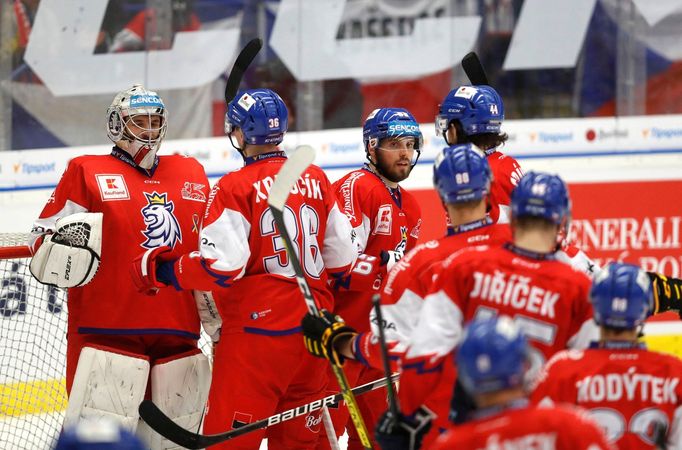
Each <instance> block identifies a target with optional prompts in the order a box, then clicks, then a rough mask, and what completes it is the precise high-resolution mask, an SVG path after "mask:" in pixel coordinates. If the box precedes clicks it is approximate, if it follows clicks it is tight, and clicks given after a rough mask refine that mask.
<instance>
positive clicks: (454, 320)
mask: <svg viewBox="0 0 682 450" xmlns="http://www.w3.org/2000/svg"><path fill="white" fill-rule="evenodd" d="M463 319H464V317H463V314H462V311H461V310H460V309H459V307H458V306H457V305H456V304H455V303H454V302H453V301H452V300H451V299H450V297H448V295H447V294H446V293H445V292H444V291H442V290H441V291H438V292H435V293H433V294H430V295H428V296H427V297H426V298H425V299H424V305H423V306H422V310H421V313H420V314H419V320H418V322H417V326H416V327H415V329H414V331H413V332H412V334H411V336H410V339H409V342H410V348H409V350H408V351H407V355H406V357H407V358H415V357H420V356H427V355H436V357H442V356H445V355H447V354H448V353H450V352H451V351H452V350H453V349H454V348H455V347H456V346H457V344H458V343H459V340H460V339H461V338H462V322H463Z"/></svg>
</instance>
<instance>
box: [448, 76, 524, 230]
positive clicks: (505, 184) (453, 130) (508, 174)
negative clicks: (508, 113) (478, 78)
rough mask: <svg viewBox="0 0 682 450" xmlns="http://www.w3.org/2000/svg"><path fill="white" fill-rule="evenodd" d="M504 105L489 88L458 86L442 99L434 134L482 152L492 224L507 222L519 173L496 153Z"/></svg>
mask: <svg viewBox="0 0 682 450" xmlns="http://www.w3.org/2000/svg"><path fill="white" fill-rule="evenodd" d="M503 120H504V104H503V103H502V98H501V97H500V95H499V94H498V93H497V91H495V89H493V88H492V87H490V86H483V85H481V86H460V87H458V88H456V89H453V90H452V91H450V92H449V93H448V95H446V96H445V98H444V99H443V101H442V102H441V104H440V106H439V108H438V115H437V116H436V133H437V134H438V135H442V136H443V138H445V142H447V144H448V145H454V144H464V143H466V142H472V143H474V144H475V145H476V146H477V147H479V148H480V149H482V150H483V151H484V152H485V154H486V156H487V158H488V163H489V164H490V169H491V170H492V173H493V184H492V189H491V192H490V217H491V218H492V220H493V222H501V223H506V222H509V212H510V211H509V201H510V198H511V193H512V190H513V189H514V186H516V184H517V183H518V181H519V179H520V178H521V176H523V172H522V170H521V167H520V166H519V163H518V162H516V160H515V159H514V158H512V157H511V156H509V155H505V154H504V153H502V152H500V151H499V147H500V146H502V145H503V144H504V143H505V142H506V141H507V134H506V133H502V132H501V131H500V130H501V126H502V121H503Z"/></svg>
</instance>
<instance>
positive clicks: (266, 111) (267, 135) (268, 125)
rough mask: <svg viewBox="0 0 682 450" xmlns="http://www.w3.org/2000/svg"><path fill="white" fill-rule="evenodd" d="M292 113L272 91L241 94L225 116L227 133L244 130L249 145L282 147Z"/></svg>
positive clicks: (228, 108) (254, 91)
mask: <svg viewBox="0 0 682 450" xmlns="http://www.w3.org/2000/svg"><path fill="white" fill-rule="evenodd" d="M288 121H289V112H288V110H287V107H286V105H285V104H284V101H283V100H282V98H281V97H280V96H279V95H277V93H276V92H274V91H272V90H270V89H248V90H246V91H244V92H242V93H241V94H239V95H237V96H236V97H235V98H234V99H233V100H232V101H231V102H230V103H229V104H228V105H227V112H226V113H225V133H227V134H230V133H231V132H232V131H233V130H234V129H235V128H240V129H241V130H242V133H243V134H244V140H245V143H246V144H251V145H263V144H275V145H276V144H279V143H281V142H282V140H283V139H284V133H286V131H287V126H288Z"/></svg>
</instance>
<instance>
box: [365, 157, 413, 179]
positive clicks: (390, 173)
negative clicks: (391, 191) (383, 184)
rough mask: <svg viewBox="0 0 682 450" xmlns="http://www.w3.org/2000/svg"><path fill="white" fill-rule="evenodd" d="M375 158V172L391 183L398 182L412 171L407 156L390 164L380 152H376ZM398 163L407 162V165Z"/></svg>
mask: <svg viewBox="0 0 682 450" xmlns="http://www.w3.org/2000/svg"><path fill="white" fill-rule="evenodd" d="M376 160H377V162H376V163H375V164H374V167H376V169H377V172H379V173H380V174H381V175H382V176H383V177H384V178H386V179H387V180H388V181H391V182H393V183H400V182H401V181H403V180H405V179H406V178H407V177H409V176H410V172H411V171H412V162H411V161H410V160H409V159H408V158H403V159H401V160H399V161H396V162H394V163H393V165H392V166H391V165H389V164H388V163H387V162H386V161H385V160H384V158H383V157H382V156H381V152H377V153H376ZM398 163H401V164H402V163H407V165H398Z"/></svg>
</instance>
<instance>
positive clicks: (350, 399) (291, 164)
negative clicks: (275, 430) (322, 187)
mask: <svg viewBox="0 0 682 450" xmlns="http://www.w3.org/2000/svg"><path fill="white" fill-rule="evenodd" d="M314 159H315V150H313V148H312V147H310V146H309V145H302V146H300V147H298V149H297V150H296V152H294V154H293V155H291V156H290V157H289V159H288V160H287V161H286V162H285V163H284V165H283V166H282V168H281V169H280V171H279V173H278V174H277V178H275V182H274V183H273V184H272V187H271V188H270V195H269V196H268V205H270V211H272V215H273V217H274V218H275V223H276V224H277V228H278V229H279V233H280V236H282V240H283V241H284V246H285V248H286V251H287V254H288V255H289V261H290V262H291V265H292V266H293V268H294V273H295V274H296V283H298V287H299V288H300V290H301V293H302V294H303V299H304V300H305V303H306V306H307V307H308V311H309V312H310V313H311V314H314V315H319V314H320V308H319V307H318V305H317V302H316V301H315V298H314V297H313V294H312V292H311V291H310V286H308V282H307V281H306V279H305V276H304V274H303V269H302V268H301V261H300V260H299V257H298V254H297V249H296V247H294V245H293V243H292V242H291V237H290V236H289V232H288V231H287V228H286V225H285V222H284V207H285V206H286V202H287V198H288V197H289V193H290V192H291V190H292V188H293V187H294V186H295V184H296V182H297V181H298V179H299V178H300V177H301V175H303V172H305V170H306V169H307V168H308V166H309V165H310V164H312V162H313V160H314ZM329 362H330V364H331V366H332V372H334V376H336V379H337V381H338V383H339V387H340V388H341V392H342V393H343V399H344V400H345V402H346V406H347V407H348V412H349V413H350V418H351V420H352V421H353V425H355V428H356V430H357V432H358V437H359V438H360V442H361V443H362V446H363V447H365V448H366V449H371V448H372V443H371V441H370V439H369V432H368V431H367V427H366V426H365V422H364V421H363V420H362V416H361V415H360V408H359V407H358V404H357V402H356V401H355V396H354V395H353V392H352V391H351V388H350V385H349V384H348V379H347V378H346V375H345V373H344V372H343V368H342V367H341V366H340V365H339V364H337V363H335V362H334V361H333V360H331V359H330V360H329Z"/></svg>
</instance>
